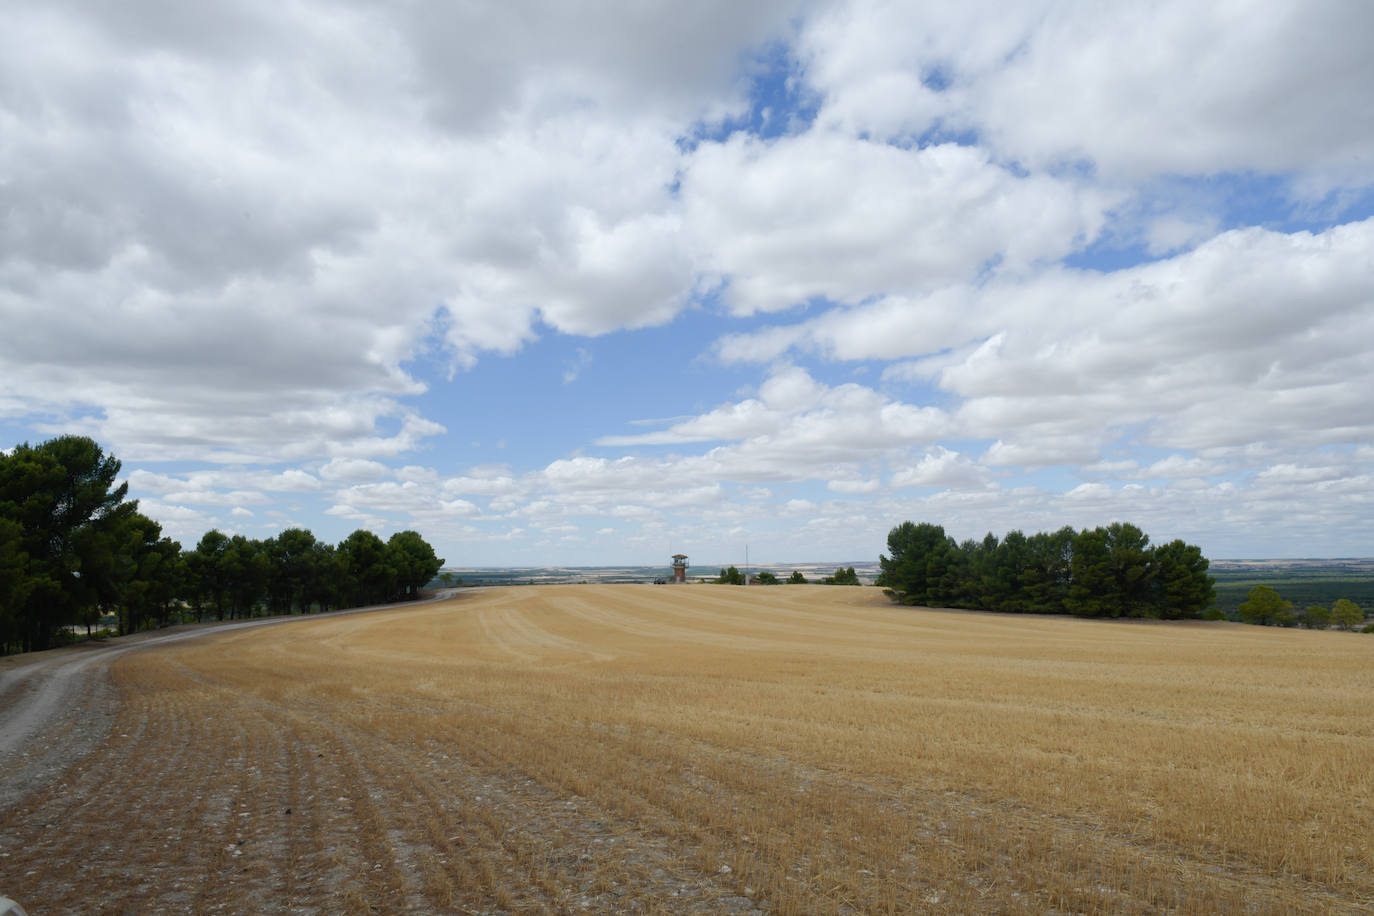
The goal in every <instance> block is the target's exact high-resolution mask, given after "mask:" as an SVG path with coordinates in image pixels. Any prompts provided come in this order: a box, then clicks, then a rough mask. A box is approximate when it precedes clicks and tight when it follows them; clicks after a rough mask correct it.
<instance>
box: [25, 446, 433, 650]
mask: <svg viewBox="0 0 1374 916" xmlns="http://www.w3.org/2000/svg"><path fill="white" fill-rule="evenodd" d="M119 471H120V462H119V461H118V460H117V459H116V458H114V457H113V456H109V455H106V454H104V452H103V451H102V450H101V448H100V446H99V445H97V444H96V443H95V442H94V441H93V440H91V439H89V438H86V437H84V436H60V437H58V438H56V439H51V440H48V441H46V442H42V443H40V444H38V445H34V446H31V445H28V444H27V443H25V444H23V445H19V446H16V447H15V448H14V449H12V450H11V451H10V452H9V453H7V454H6V453H0V654H5V653H9V652H23V651H35V650H40V649H46V648H49V647H51V646H53V645H55V644H57V643H58V642H60V641H61V638H62V634H64V633H65V632H66V631H67V629H68V628H70V627H73V626H85V627H87V628H89V627H91V626H92V625H94V624H95V623H96V621H98V620H99V619H100V618H101V617H103V616H106V615H114V616H115V618H116V620H117V630H118V632H119V633H121V634H123V633H132V632H135V631H138V630H141V629H146V628H148V627H152V626H166V625H167V624H169V623H174V622H181V621H182V620H184V619H188V618H194V619H195V620H203V619H205V618H206V617H211V616H212V617H214V618H216V619H218V620H224V619H233V618H238V617H250V616H253V615H255V614H290V613H308V612H310V611H312V610H315V611H324V610H330V609H334V608H340V607H353V606H358V605H364V604H377V603H381V602H384V601H394V600H406V599H413V598H415V597H418V592H419V589H420V588H421V587H422V586H424V585H425V584H426V583H427V582H429V581H430V580H431V579H433V577H434V575H435V574H436V573H437V572H438V570H439V567H440V566H442V565H443V562H444V561H443V560H442V559H441V558H439V557H437V556H435V554H434V549H433V548H432V547H430V545H429V544H427V543H426V542H425V540H424V539H423V538H422V537H421V536H420V535H419V534H417V533H416V532H414V531H401V532H398V533H396V534H394V535H392V536H391V538H390V539H389V540H387V541H383V540H382V539H381V538H379V537H378V536H377V535H375V534H373V533H372V532H370V531H364V530H358V531H355V532H353V533H352V534H350V535H349V536H348V537H347V538H345V539H344V540H343V541H342V542H341V543H340V544H339V545H338V546H337V547H336V546H331V545H330V544H326V543H324V542H321V541H317V540H316V539H315V536H314V535H313V534H311V533H310V532H309V531H307V530H305V529H302V528H291V529H288V530H286V531H283V532H281V533H280V534H278V535H277V536H276V537H273V538H268V539H266V540H257V539H253V538H246V537H244V536H243V535H239V534H235V535H228V534H225V533H224V532H221V531H218V530H215V531H208V532H206V533H205V535H204V536H203V537H202V538H201V539H200V542H199V543H198V544H197V545H196V547H195V549H193V550H190V551H186V550H183V549H182V547H181V545H180V544H179V543H177V542H176V541H174V540H172V539H171V538H168V537H164V536H163V535H162V528H161V526H160V525H158V523H157V522H155V521H153V520H152V519H150V518H148V517H147V516H145V515H143V514H141V513H140V512H139V511H138V502H137V501H136V500H129V499H126V496H127V494H128V485H127V484H120V483H117V478H118V477H119Z"/></svg>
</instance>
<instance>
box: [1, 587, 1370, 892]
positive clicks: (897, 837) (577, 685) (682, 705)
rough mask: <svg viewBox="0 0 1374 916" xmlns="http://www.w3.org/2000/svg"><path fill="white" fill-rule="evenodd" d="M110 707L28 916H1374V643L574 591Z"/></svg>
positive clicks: (491, 604)
mask: <svg viewBox="0 0 1374 916" xmlns="http://www.w3.org/2000/svg"><path fill="white" fill-rule="evenodd" d="M116 676H117V678H118V682H119V685H120V688H121V691H122V695H123V697H124V703H123V705H122V708H121V711H120V713H119V719H118V724H117V725H116V727H115V731H114V733H113V737H112V739H111V742H110V743H109V745H108V746H107V747H106V748H104V749H103V750H101V751H99V752H97V753H96V754H93V755H92V756H91V757H89V758H87V759H86V760H85V761H84V762H83V763H82V764H81V765H79V766H78V767H76V768H74V769H73V770H72V771H71V772H69V773H68V776H67V780H66V783H65V784H63V785H61V786H54V787H53V788H52V790H51V791H50V792H49V793H47V794H46V795H45V796H43V797H41V798H36V799H30V802H29V804H28V805H26V806H25V807H24V808H23V810H19V811H14V812H10V813H9V814H8V815H7V816H4V817H0V832H3V839H0V856H3V858H0V876H3V887H2V888H0V889H2V890H3V891H4V892H5V893H9V894H10V895H11V896H14V897H16V898H17V899H20V900H21V901H24V902H25V903H26V906H30V907H31V911H37V912H61V911H64V910H66V911H91V910H105V911H110V912H122V911H130V912H133V911H147V910H150V909H153V910H168V911H173V910H184V911H188V912H212V911H216V910H221V909H228V910H232V911H250V910H261V911H268V912H303V913H308V912H338V911H342V910H345V909H348V908H350V907H352V908H354V909H355V910H357V911H366V910H367V908H368V907H371V908H372V909H373V910H374V911H378V912H456V913H499V912H584V911H591V912H643V913H687V912H703V913H706V912H746V911H748V910H749V909H750V908H751V907H754V906H757V907H760V908H762V909H764V910H766V911H767V912H770V913H907V912H921V911H950V912H960V911H983V912H987V911H997V912H1008V913H1016V912H1027V913H1030V912H1036V913H1038V912H1065V913H1069V912H1072V913H1079V912H1113V913H1118V912H1161V911H1165V912H1175V911H1176V912H1186V913H1216V912H1263V913H1267V912H1355V911H1359V910H1361V909H1363V908H1366V907H1369V906H1371V905H1374V840H1372V839H1371V838H1374V719H1372V718H1371V716H1370V697H1372V696H1374V639H1370V638H1367V637H1359V636H1352V635H1350V634H1341V633H1315V632H1296V631H1276V630H1271V629H1262V628H1253V627H1239V626H1233V625H1227V624H1201V623H1199V624H1167V625H1164V624H1149V623H1116V622H1098V621H1079V620H1067V619H1039V618H1021V617H1006V616H995V615H984V614H970V613H958V612H941V611H927V610H914V609H905V608H895V607H892V606H890V605H888V604H887V603H886V601H885V600H884V599H882V597H881V596H880V595H878V594H877V593H876V591H875V590H873V589H862V590H861V589H852V588H851V589H846V588H819V587H795V586H788V587H779V588H766V589H763V588H761V589H749V590H745V589H730V588H723V587H704V586H693V587H660V588H653V587H637V586H604V587H602V586H563V587H558V586H550V587H539V588H521V589H505V590H491V591H486V592H483V593H480V594H477V593H470V594H468V595H466V596H464V597H463V598H461V599H460V600H458V601H455V602H450V603H446V604H441V605H429V606H422V607H418V608H414V609H405V610H397V611H388V612H379V613H375V614H365V615H357V616H352V617H339V618H329V619H319V620H312V621H304V622H300V623H293V624H291V625H289V626H281V627H272V628H267V629H261V630H247V631H243V632H240V633H234V634H225V635H223V636H218V637H211V638H208V639H205V640H201V641H198V642H193V643H188V644H183V645H179V646H175V647H169V648H166V649H161V650H158V651H153V652H146V653H140V654H135V655H131V656H128V657H126V658H124V659H122V660H121V661H120V662H118V663H117V667H116ZM40 903H41V904H42V905H40Z"/></svg>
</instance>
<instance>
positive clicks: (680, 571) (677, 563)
mask: <svg viewBox="0 0 1374 916" xmlns="http://www.w3.org/2000/svg"><path fill="white" fill-rule="evenodd" d="M673 581H674V582H684V583H685V582H686V581H687V554H685V553H675V554H673Z"/></svg>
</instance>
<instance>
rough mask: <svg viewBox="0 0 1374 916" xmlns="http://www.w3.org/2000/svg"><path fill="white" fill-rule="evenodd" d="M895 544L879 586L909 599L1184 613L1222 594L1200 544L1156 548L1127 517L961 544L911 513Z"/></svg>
mask: <svg viewBox="0 0 1374 916" xmlns="http://www.w3.org/2000/svg"><path fill="white" fill-rule="evenodd" d="M887 549H888V555H886V556H880V557H879V562H880V564H881V565H882V574H881V575H880V576H879V578H878V582H877V584H878V585H882V586H885V587H886V588H887V590H888V593H889V594H890V595H891V596H892V597H893V598H894V599H895V600H898V601H901V602H902V603H904V604H913V605H924V606H930V607H954V608H970V609H978V610H988V611H1013V612H1019V613H1027V614H1073V615H1076V616H1079V617H1150V618H1159V619H1181V618H1195V617H1199V616H1201V615H1202V613H1203V612H1204V611H1205V610H1207V608H1209V607H1210V606H1211V605H1212V603H1213V601H1214V600H1215V597H1216V590H1215V583H1214V581H1213V579H1212V577H1211V576H1210V575H1208V573H1207V569H1208V566H1209V565H1210V564H1209V563H1208V560H1207V558H1206V557H1204V556H1203V555H1202V551H1201V550H1200V549H1199V548H1198V547H1196V546H1194V545H1192V544H1186V543H1184V542H1183V541H1181V540H1175V541H1170V542H1169V543H1167V544H1160V545H1157V546H1151V545H1150V539H1149V536H1148V535H1146V534H1145V533H1144V532H1143V531H1141V530H1140V529H1139V528H1137V527H1136V526H1135V525H1131V524H1128V523H1123V522H1117V523H1114V524H1112V525H1109V526H1107V527H1105V528H1103V527H1097V528H1093V529H1091V530H1087V529H1085V530H1083V531H1075V530H1074V529H1073V528H1071V527H1068V526H1065V527H1063V528H1060V529H1059V530H1058V531H1054V532H1048V533H1044V532H1042V533H1037V534H1032V535H1029V536H1027V535H1025V534H1023V533H1022V532H1020V531H1010V532H1008V533H1007V535H1006V536H1005V537H1003V538H1001V539H1000V540H999V539H998V538H997V537H996V536H994V535H992V534H988V535H987V536H986V537H985V538H983V540H982V541H975V540H972V539H970V540H966V541H964V542H962V543H957V542H956V541H955V540H954V539H953V538H952V537H949V536H948V535H946V534H945V531H944V528H942V527H941V526H940V525H935V524H931V523H929V522H922V523H920V524H916V523H914V522H909V521H908V522H903V523H902V524H900V525H898V526H896V527H895V528H893V529H892V530H891V531H890V532H889V533H888V536H887Z"/></svg>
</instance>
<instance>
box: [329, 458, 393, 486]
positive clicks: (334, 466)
mask: <svg viewBox="0 0 1374 916" xmlns="http://www.w3.org/2000/svg"><path fill="white" fill-rule="evenodd" d="M319 473H320V476H321V477H323V478H324V479H325V480H328V481H347V482H361V481H367V480H378V479H380V478H382V477H385V476H386V475H387V473H388V469H387V466H386V465H384V464H382V463H381V462H379V461H368V460H366V459H363V458H331V459H330V460H329V461H327V462H326V463H325V464H324V466H323V467H321V468H320V472H319Z"/></svg>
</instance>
